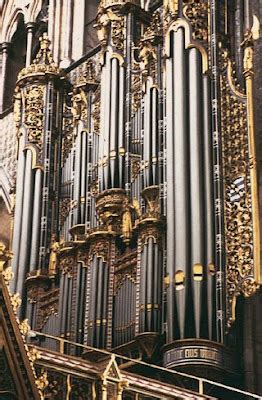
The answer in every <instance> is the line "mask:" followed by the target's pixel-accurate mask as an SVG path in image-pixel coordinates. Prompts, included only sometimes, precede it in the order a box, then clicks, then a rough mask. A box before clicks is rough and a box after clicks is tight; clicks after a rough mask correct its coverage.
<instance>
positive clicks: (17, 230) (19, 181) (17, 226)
mask: <svg viewBox="0 0 262 400" xmlns="http://www.w3.org/2000/svg"><path fill="white" fill-rule="evenodd" d="M24 140H25V138H24V135H23V136H20V138H19V146H18V149H19V153H18V162H17V177H16V206H15V216H14V221H15V223H14V233H13V240H12V242H13V246H12V249H13V253H14V258H13V261H12V268H13V271H14V279H13V280H12V281H11V282H10V289H11V291H12V292H14V290H15V285H16V282H17V273H18V266H19V249H20V240H21V225H22V215H23V196H24V191H23V187H24V173H25V168H24V166H25V153H24Z"/></svg>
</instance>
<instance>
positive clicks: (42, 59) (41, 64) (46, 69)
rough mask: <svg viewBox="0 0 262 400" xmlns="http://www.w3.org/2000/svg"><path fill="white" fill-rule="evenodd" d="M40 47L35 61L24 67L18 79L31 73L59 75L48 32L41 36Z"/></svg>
mask: <svg viewBox="0 0 262 400" xmlns="http://www.w3.org/2000/svg"><path fill="white" fill-rule="evenodd" d="M39 42H40V49H39V52H38V53H37V55H36V58H35V59H34V61H33V63H32V64H31V65H29V66H28V67H26V68H23V69H22V70H21V72H20V73H19V75H18V81H20V80H21V79H24V78H26V77H27V76H30V75H38V74H41V75H42V74H52V75H58V74H59V73H60V70H59V68H58V66H57V65H56V63H55V62H54V59H53V56H52V52H51V49H50V44H51V42H50V40H49V39H48V36H47V33H46V32H44V33H43V36H41V37H40V38H39Z"/></svg>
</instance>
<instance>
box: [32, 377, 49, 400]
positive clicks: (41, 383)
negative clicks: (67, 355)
mask: <svg viewBox="0 0 262 400" xmlns="http://www.w3.org/2000/svg"><path fill="white" fill-rule="evenodd" d="M35 383H36V386H37V388H38V390H39V392H40V396H41V399H44V398H45V396H44V390H45V388H46V387H47V386H48V384H49V382H48V379H47V372H46V371H44V372H43V373H42V374H41V375H40V376H39V377H38V378H37V379H36V381H35Z"/></svg>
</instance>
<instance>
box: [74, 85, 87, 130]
mask: <svg viewBox="0 0 262 400" xmlns="http://www.w3.org/2000/svg"><path fill="white" fill-rule="evenodd" d="M71 111H72V115H73V121H74V123H76V122H77V121H79V120H86V118H87V98H86V93H85V91H84V90H83V89H81V88H80V89H79V88H74V89H73V96H72V108H71Z"/></svg>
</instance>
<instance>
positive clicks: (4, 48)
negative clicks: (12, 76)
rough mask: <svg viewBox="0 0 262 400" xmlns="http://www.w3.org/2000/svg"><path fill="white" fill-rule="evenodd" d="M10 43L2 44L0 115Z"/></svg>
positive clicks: (2, 107) (2, 106)
mask: <svg viewBox="0 0 262 400" xmlns="http://www.w3.org/2000/svg"><path fill="white" fill-rule="evenodd" d="M9 47H10V43H2V45H1V48H2V74H1V80H0V113H1V112H3V111H4V96H5V82H6V72H7V60H8V49H9Z"/></svg>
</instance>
